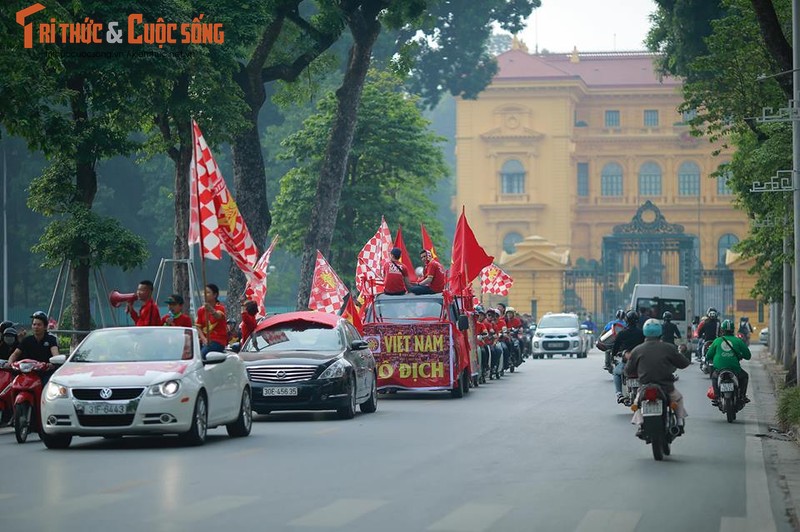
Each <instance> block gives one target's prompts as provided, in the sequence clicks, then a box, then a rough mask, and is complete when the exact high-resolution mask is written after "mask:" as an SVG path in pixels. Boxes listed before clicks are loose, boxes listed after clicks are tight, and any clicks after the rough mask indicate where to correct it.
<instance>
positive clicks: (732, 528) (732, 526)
mask: <svg viewBox="0 0 800 532" xmlns="http://www.w3.org/2000/svg"><path fill="white" fill-rule="evenodd" d="M748 531H749V528H748V527H747V519H746V518H745V517H723V518H721V519H720V521H719V532H748Z"/></svg>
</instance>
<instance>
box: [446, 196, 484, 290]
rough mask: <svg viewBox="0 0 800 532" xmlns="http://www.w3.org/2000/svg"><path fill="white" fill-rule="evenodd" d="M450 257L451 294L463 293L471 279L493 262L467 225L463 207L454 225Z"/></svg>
mask: <svg viewBox="0 0 800 532" xmlns="http://www.w3.org/2000/svg"><path fill="white" fill-rule="evenodd" d="M451 256H452V259H451V260H452V265H451V266H450V291H451V292H452V293H453V294H461V293H463V292H464V291H465V290H466V288H467V286H469V284H470V283H471V282H472V281H473V279H475V278H476V277H477V276H478V275H480V273H481V270H482V269H484V268H485V267H487V266H489V265H490V264H492V262H493V261H494V257H492V256H490V255H487V254H486V251H485V250H484V249H483V248H482V247H481V245H480V244H478V240H477V239H476V238H475V233H473V232H472V229H471V228H470V226H469V224H468V223H467V217H466V215H465V214H464V207H463V206H462V207H461V216H459V217H458V223H457V224H456V234H455V236H454V237H453V251H452V255H451Z"/></svg>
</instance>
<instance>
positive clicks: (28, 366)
mask: <svg viewBox="0 0 800 532" xmlns="http://www.w3.org/2000/svg"><path fill="white" fill-rule="evenodd" d="M32 370H33V362H20V363H19V371H20V373H30V372H31V371H32Z"/></svg>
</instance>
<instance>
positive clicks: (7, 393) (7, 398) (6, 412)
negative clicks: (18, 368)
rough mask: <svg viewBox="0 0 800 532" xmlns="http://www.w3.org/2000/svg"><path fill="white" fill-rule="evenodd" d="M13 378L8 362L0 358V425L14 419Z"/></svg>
mask: <svg viewBox="0 0 800 532" xmlns="http://www.w3.org/2000/svg"><path fill="white" fill-rule="evenodd" d="M13 380H14V376H13V375H12V374H11V368H10V367H9V366H8V363H7V362H6V361H5V360H0V426H5V425H8V424H9V423H10V422H11V420H12V419H14V402H13V401H12V398H11V383H12V382H13Z"/></svg>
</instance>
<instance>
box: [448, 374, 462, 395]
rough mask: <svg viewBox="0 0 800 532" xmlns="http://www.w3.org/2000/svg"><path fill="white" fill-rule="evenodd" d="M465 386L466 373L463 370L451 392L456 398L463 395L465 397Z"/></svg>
mask: <svg viewBox="0 0 800 532" xmlns="http://www.w3.org/2000/svg"><path fill="white" fill-rule="evenodd" d="M464 386H465V383H464V373H463V372H462V373H460V374H459V375H458V382H456V387H455V388H453V389H451V390H450V393H451V394H452V396H453V397H455V398H456V399H461V398H462V397H464Z"/></svg>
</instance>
